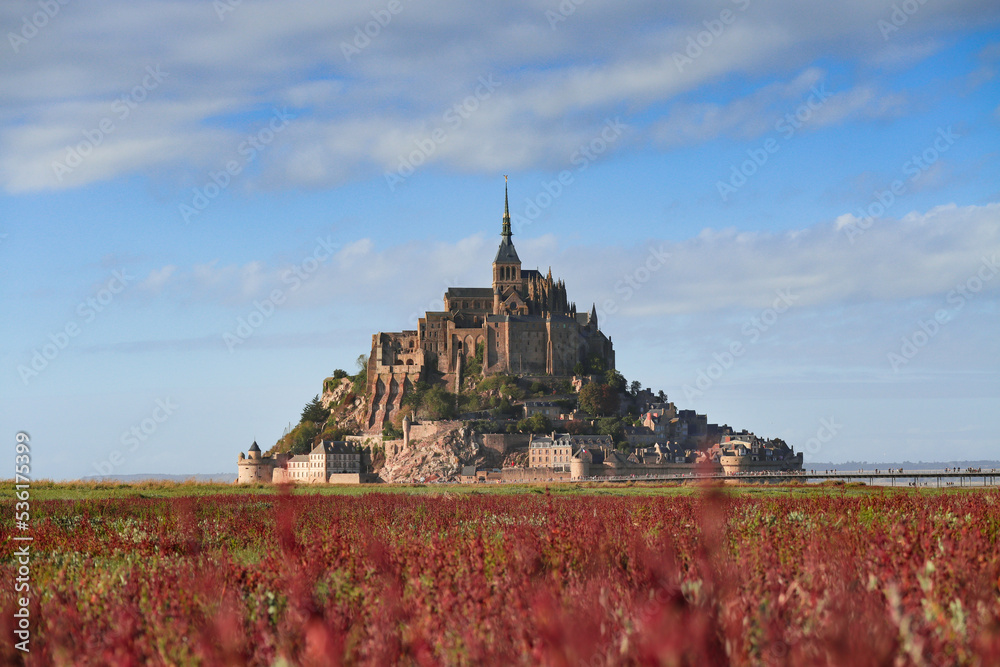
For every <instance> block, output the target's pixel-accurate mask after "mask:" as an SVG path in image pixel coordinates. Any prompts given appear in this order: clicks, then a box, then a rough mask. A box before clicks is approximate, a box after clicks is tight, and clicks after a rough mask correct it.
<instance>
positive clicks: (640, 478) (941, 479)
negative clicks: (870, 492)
mask: <svg viewBox="0 0 1000 667" xmlns="http://www.w3.org/2000/svg"><path fill="white" fill-rule="evenodd" d="M708 480H719V481H737V482H751V483H752V482H777V483H781V482H790V481H795V480H801V481H804V482H810V481H820V482H822V481H828V480H829V481H833V480H841V481H844V482H866V483H867V484H869V485H870V486H875V485H876V480H878V481H879V482H880V483H881V485H882V486H931V485H932V482H933V486H934V487H937V488H941V487H948V486H959V487H972V486H982V487H985V486H997V481H998V480H1000V469H996V468H990V469H986V468H976V469H975V470H973V471H970V470H954V471H953V470H948V471H943V470H900V469H899V468H894V469H891V470H883V469H881V468H879V469H877V470H859V471H857V472H847V471H844V470H831V471H826V470H823V471H816V470H803V471H801V472H800V471H794V472H762V473H744V474H736V475H726V474H721V473H717V474H698V473H693V472H692V473H678V474H670V475H621V476H615V477H609V476H596V477H581V478H579V479H574V480H572V481H574V482H645V481H649V482H694V481H708Z"/></svg>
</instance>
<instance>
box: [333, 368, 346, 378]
mask: <svg viewBox="0 0 1000 667" xmlns="http://www.w3.org/2000/svg"><path fill="white" fill-rule="evenodd" d="M345 377H347V371H345V370H344V369H343V368H338V369H336V370H335V371H333V379H334V380H343V379H344V378H345Z"/></svg>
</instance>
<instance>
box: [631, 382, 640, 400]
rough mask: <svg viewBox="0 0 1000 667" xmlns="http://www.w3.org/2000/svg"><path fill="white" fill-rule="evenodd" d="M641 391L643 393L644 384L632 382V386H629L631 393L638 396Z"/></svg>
mask: <svg viewBox="0 0 1000 667" xmlns="http://www.w3.org/2000/svg"><path fill="white" fill-rule="evenodd" d="M640 391H642V383H641V382H639V381H638V380H632V384H631V385H629V393H631V394H632V395H633V396H638V395H639V392H640Z"/></svg>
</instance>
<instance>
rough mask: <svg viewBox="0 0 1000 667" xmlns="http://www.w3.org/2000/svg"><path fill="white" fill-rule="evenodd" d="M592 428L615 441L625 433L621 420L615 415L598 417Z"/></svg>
mask: <svg viewBox="0 0 1000 667" xmlns="http://www.w3.org/2000/svg"><path fill="white" fill-rule="evenodd" d="M594 430H595V431H596V432H597V433H598V434H599V435H610V436H611V437H612V438H614V439H615V441H616V442H617V441H618V440H621V438H622V437H623V436H624V435H625V430H624V425H623V424H622V420H621V419H618V418H617V417H605V418H604V419H598V420H597V424H595V425H594Z"/></svg>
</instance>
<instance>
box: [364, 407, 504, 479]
mask: <svg viewBox="0 0 1000 667" xmlns="http://www.w3.org/2000/svg"><path fill="white" fill-rule="evenodd" d="M385 457H386V458H385V465H384V466H382V469H381V471H379V477H381V478H382V480H383V481H385V482H404V483H405V482H411V483H413V482H431V481H434V480H443V481H457V480H458V476H459V475H460V474H461V472H462V467H463V466H466V465H475V466H479V467H500V465H502V461H501V460H499V457H497V455H496V454H495V453H494V452H492V451H491V450H489V449H486V448H484V447H483V444H482V436H480V435H477V434H474V433H473V432H472V431H471V430H470V429H468V428H466V427H464V426H463V425H462V422H459V421H445V422H430V423H423V424H419V425H414V426H413V427H412V430H411V433H410V439H409V444H407V445H404V444H403V441H402V440H395V441H391V442H386V443H385Z"/></svg>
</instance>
